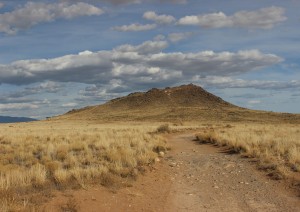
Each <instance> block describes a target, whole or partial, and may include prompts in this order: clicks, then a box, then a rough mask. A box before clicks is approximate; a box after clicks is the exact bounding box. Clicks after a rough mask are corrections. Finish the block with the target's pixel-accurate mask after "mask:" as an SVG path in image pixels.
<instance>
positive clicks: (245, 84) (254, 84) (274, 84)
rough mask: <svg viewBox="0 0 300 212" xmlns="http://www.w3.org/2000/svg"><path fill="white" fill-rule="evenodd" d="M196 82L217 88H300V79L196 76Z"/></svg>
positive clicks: (194, 79)
mask: <svg viewBox="0 0 300 212" xmlns="http://www.w3.org/2000/svg"><path fill="white" fill-rule="evenodd" d="M193 81H194V82H197V83H200V84H202V85H203V86H205V87H215V88H255V89H261V90H265V89H271V90H278V89H291V88H298V89H299V88H300V80H292V81H271V80H244V79H235V78H232V77H224V76H207V77H201V76H194V78H193Z"/></svg>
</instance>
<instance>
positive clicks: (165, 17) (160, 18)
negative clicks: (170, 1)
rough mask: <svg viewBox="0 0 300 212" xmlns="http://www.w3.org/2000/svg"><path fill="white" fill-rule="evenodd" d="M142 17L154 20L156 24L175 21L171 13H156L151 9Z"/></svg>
mask: <svg viewBox="0 0 300 212" xmlns="http://www.w3.org/2000/svg"><path fill="white" fill-rule="evenodd" d="M143 18H145V19H147V20H150V21H154V22H155V23H157V24H171V23H173V22H175V21H176V19H175V18H174V17H173V16H171V15H158V14H156V13H155V12H153V11H148V12H145V13H144V15H143Z"/></svg>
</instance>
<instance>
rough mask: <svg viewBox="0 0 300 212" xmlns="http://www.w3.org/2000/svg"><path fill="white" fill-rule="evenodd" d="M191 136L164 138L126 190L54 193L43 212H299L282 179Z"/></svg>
mask: <svg viewBox="0 0 300 212" xmlns="http://www.w3.org/2000/svg"><path fill="white" fill-rule="evenodd" d="M193 138H194V136H193V134H192V133H188V134H181V135H170V136H169V137H168V140H169V144H170V146H171V148H172V150H171V151H170V152H168V153H167V154H166V155H165V157H164V158H163V159H161V161H160V162H158V163H157V164H156V165H155V167H154V168H153V169H152V170H150V171H148V172H147V173H146V174H145V175H144V176H141V177H139V179H138V180H137V181H136V182H134V183H133V184H132V186H131V187H125V188H121V189H119V190H112V189H108V188H104V187H101V186H95V187H93V188H87V189H86V190H76V191H72V190H71V191H64V192H58V193H56V194H55V196H54V197H53V198H52V199H51V200H50V201H49V202H48V203H46V204H44V205H43V206H42V208H41V209H43V210H44V211H47V212H48V211H91V212H93V211H95V212H96V211H97V212H98V211H170V212H176V211H214V212H215V211H223V212H224V211H286V212H288V211H293V212H297V211H300V199H299V197H297V195H296V194H295V193H294V192H293V191H292V190H291V189H290V188H289V187H288V186H287V185H288V184H286V183H285V182H284V181H275V180H271V179H270V178H269V177H267V176H266V174H265V173H264V172H261V171H258V170H257V169H256V168H255V164H253V163H251V161H250V160H249V159H246V158H242V157H241V156H239V155H235V154H229V153H227V152H226V149H224V148H218V147H215V146H212V145H208V144H203V145H200V144H197V143H196V142H194V141H193Z"/></svg>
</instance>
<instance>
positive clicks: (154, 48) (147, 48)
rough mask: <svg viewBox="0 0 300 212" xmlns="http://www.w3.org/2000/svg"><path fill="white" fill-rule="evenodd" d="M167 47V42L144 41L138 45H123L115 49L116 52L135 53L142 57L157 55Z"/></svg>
mask: <svg viewBox="0 0 300 212" xmlns="http://www.w3.org/2000/svg"><path fill="white" fill-rule="evenodd" d="M167 47H168V42H166V41H146V42H144V43H142V44H140V45H137V46H132V45H129V44H125V45H122V46H119V47H117V48H115V51H117V52H127V53H129V52H135V53H138V54H142V55H147V54H154V53H159V52H161V51H162V50H163V49H165V48H167Z"/></svg>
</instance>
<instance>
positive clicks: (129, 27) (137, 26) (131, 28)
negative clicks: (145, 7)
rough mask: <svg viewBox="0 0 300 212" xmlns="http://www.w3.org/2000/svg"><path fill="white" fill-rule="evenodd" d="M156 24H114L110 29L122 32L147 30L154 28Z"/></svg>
mask: <svg viewBox="0 0 300 212" xmlns="http://www.w3.org/2000/svg"><path fill="white" fill-rule="evenodd" d="M156 26H157V25H156V24H138V23H134V24H130V25H123V26H116V27H113V28H112V29H114V30H117V31H122V32H130V31H135V32H137V31H147V30H151V29H154V28H156Z"/></svg>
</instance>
